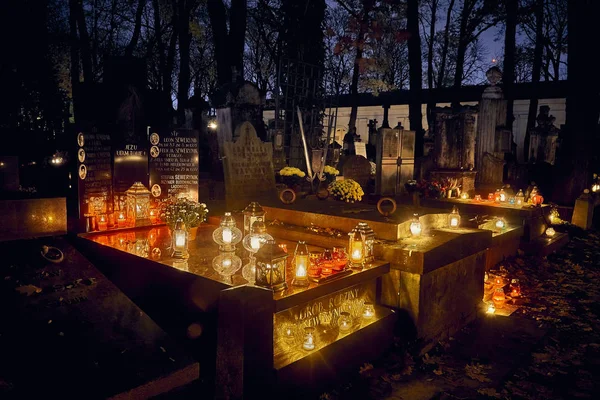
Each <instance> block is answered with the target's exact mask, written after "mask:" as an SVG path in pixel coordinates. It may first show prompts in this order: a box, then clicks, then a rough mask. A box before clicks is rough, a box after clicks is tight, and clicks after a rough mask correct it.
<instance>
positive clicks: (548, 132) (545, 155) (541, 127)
mask: <svg viewBox="0 0 600 400" xmlns="http://www.w3.org/2000/svg"><path fill="white" fill-rule="evenodd" d="M536 121H537V127H535V128H533V129H532V131H531V132H530V140H529V149H530V151H531V156H530V158H529V159H530V160H531V161H534V162H547V163H548V164H552V165H554V161H555V158H556V147H557V146H558V134H559V132H560V129H558V128H557V127H556V126H554V121H556V118H555V117H554V116H553V115H550V107H548V106H540V113H539V115H538V116H537V118H536Z"/></svg>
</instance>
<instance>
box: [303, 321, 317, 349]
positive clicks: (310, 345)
mask: <svg viewBox="0 0 600 400" xmlns="http://www.w3.org/2000/svg"><path fill="white" fill-rule="evenodd" d="M302 348H303V349H304V350H308V351H310V350H314V349H315V328H313V327H312V326H307V327H306V328H304V341H303V343H302Z"/></svg>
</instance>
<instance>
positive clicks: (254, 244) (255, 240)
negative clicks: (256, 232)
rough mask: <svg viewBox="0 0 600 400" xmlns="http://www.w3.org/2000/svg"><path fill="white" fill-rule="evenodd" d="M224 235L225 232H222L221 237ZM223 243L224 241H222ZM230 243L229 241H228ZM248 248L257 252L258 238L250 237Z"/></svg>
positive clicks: (258, 246)
mask: <svg viewBox="0 0 600 400" xmlns="http://www.w3.org/2000/svg"><path fill="white" fill-rule="evenodd" d="M224 235H225V231H223V236H224ZM223 241H225V240H223ZM230 242H231V240H230ZM250 247H252V250H255V251H258V249H260V238H259V237H256V236H252V237H251V238H250Z"/></svg>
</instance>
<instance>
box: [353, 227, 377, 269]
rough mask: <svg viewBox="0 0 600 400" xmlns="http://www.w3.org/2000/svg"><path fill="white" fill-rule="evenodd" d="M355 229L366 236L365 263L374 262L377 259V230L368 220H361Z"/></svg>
mask: <svg viewBox="0 0 600 400" xmlns="http://www.w3.org/2000/svg"><path fill="white" fill-rule="evenodd" d="M354 229H356V230H357V231H358V232H359V233H360V234H361V235H362V236H364V244H365V247H364V257H365V263H370V262H373V260H374V259H375V232H374V231H373V229H371V227H370V226H369V225H368V224H367V223H366V222H359V223H358V224H357V225H356V227H355V228H354Z"/></svg>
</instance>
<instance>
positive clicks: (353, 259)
mask: <svg viewBox="0 0 600 400" xmlns="http://www.w3.org/2000/svg"><path fill="white" fill-rule="evenodd" d="M348 236H349V241H348V248H349V249H350V268H359V269H362V267H363V265H364V263H365V257H364V254H365V244H364V242H365V240H364V239H365V238H364V237H363V235H361V233H360V232H359V231H358V230H357V229H356V228H354V229H353V230H352V231H350V233H349V234H348Z"/></svg>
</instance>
